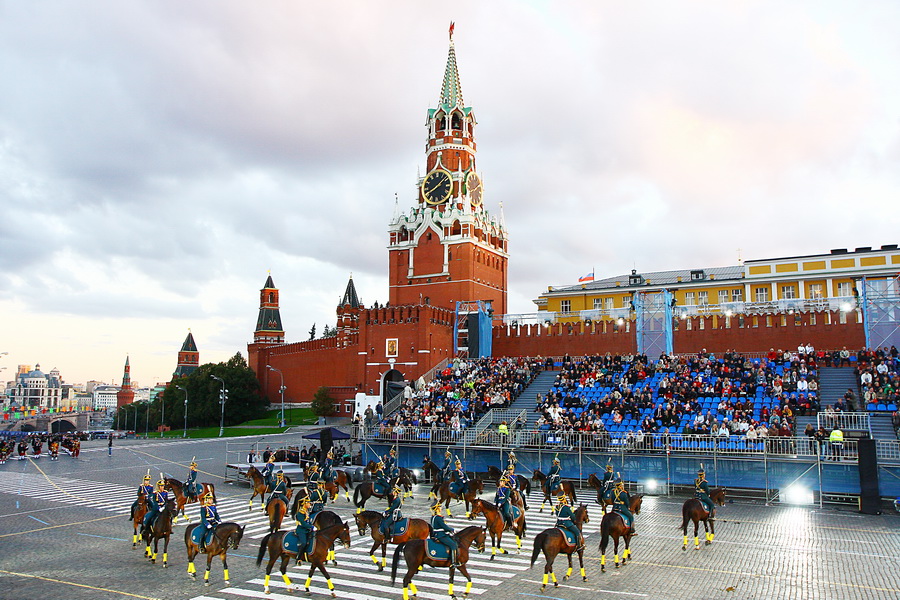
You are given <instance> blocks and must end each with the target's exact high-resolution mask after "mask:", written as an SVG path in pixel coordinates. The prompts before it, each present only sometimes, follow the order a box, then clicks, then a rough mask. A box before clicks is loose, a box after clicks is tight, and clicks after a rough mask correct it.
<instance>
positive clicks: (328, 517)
mask: <svg viewBox="0 0 900 600" xmlns="http://www.w3.org/2000/svg"><path fill="white" fill-rule="evenodd" d="M308 495H309V492H308V491H307V490H306V489H305V488H298V492H297V493H296V494H295V496H294V503H293V506H291V517H292V518H296V515H297V510H298V509H299V508H300V501H301V500H303V498H305V497H306V496H308ZM343 524H344V520H343V519H342V518H341V517H340V516H339V515H338V514H337V513H335V512H332V511H330V510H320V511H319V512H317V513H316V516H315V518H314V519H313V527H315V528H316V529H317V530H319V529H326V528H328V527H331V526H332V525H343ZM329 560H330V561H333V562H334V564H335V565H336V564H338V563H337V558H335V554H334V546H333V545H332V547H331V551H330V552H329V553H328V556H326V557H325V563H326V564H328V561H329Z"/></svg>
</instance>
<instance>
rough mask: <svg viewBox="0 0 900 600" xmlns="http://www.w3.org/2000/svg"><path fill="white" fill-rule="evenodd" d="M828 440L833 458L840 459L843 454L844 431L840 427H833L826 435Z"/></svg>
mask: <svg viewBox="0 0 900 600" xmlns="http://www.w3.org/2000/svg"><path fill="white" fill-rule="evenodd" d="M828 442H829V443H830V444H831V455H832V456H833V457H834V460H841V456H842V455H843V454H844V432H843V431H841V428H840V427H835V428H834V429H832V430H831V433H830V434H829V435H828Z"/></svg>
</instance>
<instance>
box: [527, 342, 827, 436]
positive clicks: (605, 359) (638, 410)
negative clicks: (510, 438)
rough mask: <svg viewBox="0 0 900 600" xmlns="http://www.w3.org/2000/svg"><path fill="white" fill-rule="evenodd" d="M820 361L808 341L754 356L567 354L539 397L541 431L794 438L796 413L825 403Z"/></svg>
mask: <svg viewBox="0 0 900 600" xmlns="http://www.w3.org/2000/svg"><path fill="white" fill-rule="evenodd" d="M818 360H819V357H818V356H817V354H816V352H815V350H814V349H813V348H812V347H811V346H808V345H802V346H800V347H799V348H798V349H797V351H796V352H794V351H783V350H779V351H777V352H776V351H775V350H774V349H772V350H771V352H770V353H769V354H768V355H767V356H766V357H765V358H760V359H753V360H751V359H749V358H747V357H745V356H743V355H741V354H739V353H736V352H726V353H724V354H723V355H722V357H721V358H719V357H716V356H715V355H713V354H711V353H708V352H705V351H703V352H700V353H698V354H696V355H691V356H667V355H663V356H661V357H660V358H659V360H657V361H655V362H652V361H650V360H648V358H647V357H646V356H643V355H610V354H607V355H605V356H588V357H584V358H580V359H577V360H576V359H573V358H571V357H568V356H567V357H565V358H564V359H563V361H562V366H561V371H560V373H559V375H558V376H557V379H556V382H555V384H554V386H553V387H552V388H551V391H550V392H549V393H548V394H547V396H546V397H539V398H538V399H537V402H538V404H537V409H536V410H537V411H538V412H540V413H541V415H540V417H539V419H538V421H537V429H538V431H548V432H584V433H593V434H596V435H599V436H601V437H602V436H604V435H608V432H609V431H610V430H613V431H615V432H622V433H624V434H625V437H626V439H630V438H631V437H634V438H638V442H639V441H640V439H639V438H642V437H643V436H644V435H647V434H657V433H665V434H675V433H686V434H703V435H715V436H722V437H726V436H728V437H730V436H741V437H743V438H746V439H749V440H754V439H758V438H763V437H770V436H792V435H794V434H795V417H796V416H797V415H813V414H815V413H816V411H818V409H819V402H818V377H817V375H816V373H817V368H818ZM598 388H599V390H601V391H600V392H599V393H598Z"/></svg>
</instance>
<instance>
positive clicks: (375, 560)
mask: <svg viewBox="0 0 900 600" xmlns="http://www.w3.org/2000/svg"><path fill="white" fill-rule="evenodd" d="M372 562H373V563H375V564H376V565H377V564H378V559H377V558H375V555H374V554H373V555H372Z"/></svg>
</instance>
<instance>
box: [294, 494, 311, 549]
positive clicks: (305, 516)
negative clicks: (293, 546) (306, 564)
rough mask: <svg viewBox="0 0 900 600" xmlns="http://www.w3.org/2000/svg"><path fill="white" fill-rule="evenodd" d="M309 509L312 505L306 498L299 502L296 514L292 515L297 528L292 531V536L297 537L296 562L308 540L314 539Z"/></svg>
mask: <svg viewBox="0 0 900 600" xmlns="http://www.w3.org/2000/svg"><path fill="white" fill-rule="evenodd" d="M311 507H312V503H311V502H310V500H309V496H306V497H304V498H302V499H301V500H300V507H299V508H298V509H297V514H296V515H294V518H295V519H297V527H296V528H295V529H294V535H296V536H297V560H298V561H299V560H300V557H302V556H303V554H304V553H305V552H306V551H307V548H308V546H309V542H310V540H314V539H315V534H314V533H313V530H314V526H313V522H312V519H311V518H310V517H309V511H310V508H311Z"/></svg>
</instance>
